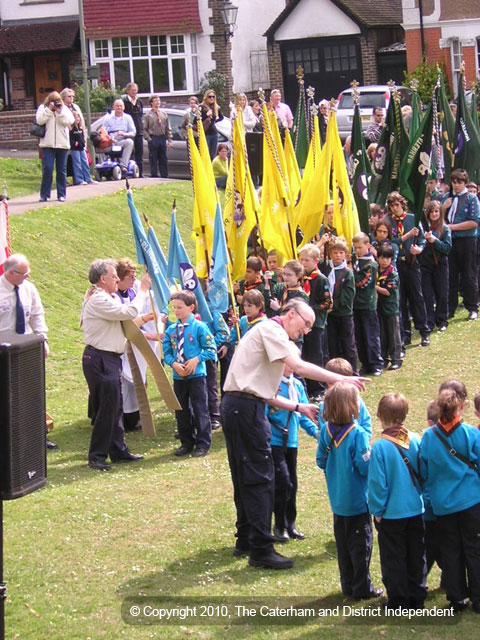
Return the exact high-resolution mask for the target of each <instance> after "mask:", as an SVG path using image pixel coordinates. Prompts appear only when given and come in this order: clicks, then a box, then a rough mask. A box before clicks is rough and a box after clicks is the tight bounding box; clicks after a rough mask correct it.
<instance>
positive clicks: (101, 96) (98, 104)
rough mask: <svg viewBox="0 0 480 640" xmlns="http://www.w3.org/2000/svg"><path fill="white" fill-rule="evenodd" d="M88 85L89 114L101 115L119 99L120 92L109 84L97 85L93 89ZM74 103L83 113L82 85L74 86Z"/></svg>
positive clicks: (83, 94) (83, 97) (83, 95)
mask: <svg viewBox="0 0 480 640" xmlns="http://www.w3.org/2000/svg"><path fill="white" fill-rule="evenodd" d="M89 85H90V111H91V113H103V112H104V111H109V110H110V109H111V108H112V105H113V101H114V100H115V99H116V98H119V97H120V95H121V93H122V90H121V89H120V88H118V87H111V86H110V84H109V83H99V84H97V85H96V86H95V87H92V83H91V82H90V83H89ZM73 89H74V91H75V102H77V103H78V104H79V105H80V108H81V109H82V111H85V92H84V90H83V84H76V83H75V84H74V85H73Z"/></svg>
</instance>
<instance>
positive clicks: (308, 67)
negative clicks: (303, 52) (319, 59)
mask: <svg viewBox="0 0 480 640" xmlns="http://www.w3.org/2000/svg"><path fill="white" fill-rule="evenodd" d="M303 66H304V69H303V70H304V72H305V73H312V64H311V62H310V60H306V61H305V62H304V63H303Z"/></svg>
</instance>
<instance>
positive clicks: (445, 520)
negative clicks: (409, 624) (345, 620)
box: [420, 380, 480, 613]
mask: <svg viewBox="0 0 480 640" xmlns="http://www.w3.org/2000/svg"><path fill="white" fill-rule="evenodd" d="M466 403H467V390H466V388H465V385H464V384H463V383H462V382H460V380H447V381H445V382H443V383H442V384H441V385H440V390H439V395H438V398H437V400H436V405H437V407H438V421H437V424H436V425H435V426H433V427H431V428H430V429H427V431H425V433H424V434H423V438H422V443H421V447H420V473H421V476H422V480H423V482H424V486H425V489H426V491H427V493H428V496H429V498H430V501H431V505H432V509H433V513H434V514H435V516H436V517H437V519H436V528H437V533H438V541H439V545H440V552H441V560H442V570H443V574H442V575H443V584H444V586H445V591H446V595H447V600H449V602H450V605H451V606H453V607H454V609H455V610H457V611H459V610H462V609H465V608H466V607H467V602H466V598H467V597H468V596H469V597H470V600H471V602H472V605H473V609H474V611H475V612H476V613H480V563H479V558H480V538H479V535H478V534H479V531H480V475H479V463H480V431H478V429H476V428H475V427H473V426H471V425H469V424H466V423H465V422H463V418H462V413H463V410H464V409H465V406H466Z"/></svg>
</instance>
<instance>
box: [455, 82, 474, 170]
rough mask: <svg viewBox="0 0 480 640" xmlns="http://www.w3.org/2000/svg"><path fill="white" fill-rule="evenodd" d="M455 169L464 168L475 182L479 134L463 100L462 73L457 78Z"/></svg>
mask: <svg viewBox="0 0 480 640" xmlns="http://www.w3.org/2000/svg"><path fill="white" fill-rule="evenodd" d="M454 140H455V147H454V149H453V153H454V156H455V158H454V162H453V166H454V167H455V169H465V171H467V173H468V176H469V178H470V180H473V181H475V182H477V177H478V176H479V174H480V172H479V169H478V167H479V164H480V136H479V135H478V131H477V129H476V128H475V125H474V124H473V121H472V116H471V114H470V112H469V110H468V109H467V103H466V102H465V91H464V89H463V73H461V74H460V76H459V78H458V98H457V118H456V120H455V137H454Z"/></svg>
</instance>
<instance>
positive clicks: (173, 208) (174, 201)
mask: <svg viewBox="0 0 480 640" xmlns="http://www.w3.org/2000/svg"><path fill="white" fill-rule="evenodd" d="M176 208H177V199H176V198H174V199H173V204H172V211H175V210H176Z"/></svg>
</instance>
